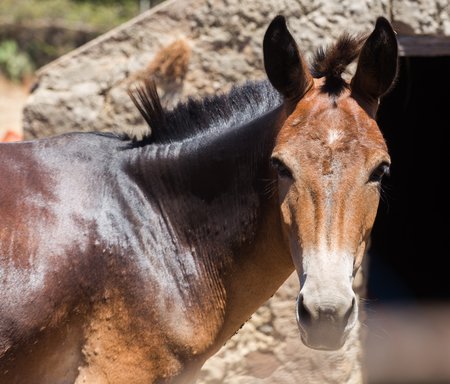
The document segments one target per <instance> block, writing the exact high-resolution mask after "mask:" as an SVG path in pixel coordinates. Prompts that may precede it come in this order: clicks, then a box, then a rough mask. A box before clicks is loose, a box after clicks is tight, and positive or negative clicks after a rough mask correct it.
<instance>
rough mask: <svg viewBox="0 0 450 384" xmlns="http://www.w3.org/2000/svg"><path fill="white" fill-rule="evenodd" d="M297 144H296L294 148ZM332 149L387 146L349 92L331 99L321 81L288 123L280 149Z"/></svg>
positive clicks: (384, 148)
mask: <svg viewBox="0 0 450 384" xmlns="http://www.w3.org/2000/svg"><path fill="white" fill-rule="evenodd" d="M294 142H295V144H294ZM311 143H315V146H317V145H322V146H331V147H333V148H336V149H338V148H339V147H341V148H347V147H348V146H349V145H350V144H354V145H356V144H357V145H359V146H361V147H365V148H368V149H370V148H373V149H378V150H383V151H386V144H385V141H384V139H383V135H382V134H381V132H380V130H379V128H378V125H377V123H376V122H375V120H373V119H372V118H371V117H370V116H369V115H368V114H367V113H366V111H365V110H364V109H363V108H362V107H361V106H360V105H359V104H358V102H357V101H356V100H355V99H354V98H353V97H352V96H351V94H350V91H349V90H345V91H344V92H342V94H341V95H339V96H330V95H328V94H327V93H325V92H323V91H322V90H321V82H320V79H319V80H316V81H315V86H314V88H313V89H311V90H310V91H309V92H308V93H307V94H306V95H305V96H304V98H303V99H302V100H300V101H299V103H298V104H297V106H296V108H295V109H294V111H293V112H292V114H291V115H290V116H289V118H288V119H287V120H286V122H285V124H284V126H283V127H282V129H281V131H280V133H279V135H278V138H277V145H276V147H277V148H278V149H280V148H281V147H283V146H285V145H288V146H291V145H295V146H296V147H298V146H299V145H300V146H309V145H311Z"/></svg>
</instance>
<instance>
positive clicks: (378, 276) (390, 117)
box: [369, 57, 450, 301]
mask: <svg viewBox="0 0 450 384" xmlns="http://www.w3.org/2000/svg"><path fill="white" fill-rule="evenodd" d="M399 70H400V72H399V77H398V81H397V84H396V86H395V88H394V89H393V91H392V92H391V93H390V94H389V95H387V96H386V97H385V98H384V100H383V101H382V104H381V106H380V109H379V112H378V119H377V120H378V123H379V125H380V127H381V129H382V131H383V134H384V135H385V138H386V141H387V143H388V147H389V151H390V154H391V158H392V166H391V176H390V177H389V178H387V179H386V180H385V182H384V193H383V198H382V202H381V204H380V208H379V211H378V217H377V220H376V223H375V227H374V229H373V236H372V248H371V251H370V255H371V256H370V273H369V297H370V298H376V299H380V300H381V301H386V300H413V301H417V300H420V301H422V300H443V299H450V272H449V269H448V267H447V265H448V261H449V260H450V252H449V250H448V248H446V246H447V242H448V241H447V238H449V237H450V233H449V231H450V226H449V224H448V221H449V219H448V217H447V215H446V214H445V213H444V202H445V200H446V199H447V198H449V197H450V196H447V193H446V191H445V188H444V183H443V180H444V179H446V177H447V176H448V174H449V173H448V169H447V168H446V166H445V165H444V156H445V157H448V150H444V146H446V147H448V146H449V145H448V144H447V141H446V139H444V130H445V131H449V130H450V57H433V58H429V57H426V58H424V57H404V58H401V60H400V67H399ZM445 137H447V135H445ZM444 152H445V155H444ZM445 206H447V204H445ZM445 211H447V209H445Z"/></svg>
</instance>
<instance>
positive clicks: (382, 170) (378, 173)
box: [369, 162, 389, 183]
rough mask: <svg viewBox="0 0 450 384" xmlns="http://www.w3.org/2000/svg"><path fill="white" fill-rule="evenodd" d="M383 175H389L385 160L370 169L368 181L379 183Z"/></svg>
mask: <svg viewBox="0 0 450 384" xmlns="http://www.w3.org/2000/svg"><path fill="white" fill-rule="evenodd" d="M384 175H389V164H388V163H386V162H383V163H381V164H380V165H378V166H377V167H376V168H375V169H374V170H373V171H372V173H371V174H370V177H369V183H379V182H380V181H381V180H382V179H383V176H384Z"/></svg>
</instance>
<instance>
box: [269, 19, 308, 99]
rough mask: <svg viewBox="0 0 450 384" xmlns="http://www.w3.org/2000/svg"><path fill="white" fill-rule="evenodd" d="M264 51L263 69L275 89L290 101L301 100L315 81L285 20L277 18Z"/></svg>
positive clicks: (271, 27) (271, 25)
mask: <svg viewBox="0 0 450 384" xmlns="http://www.w3.org/2000/svg"><path fill="white" fill-rule="evenodd" d="M263 50H264V67H265V69H266V73H267V77H268V78H269V80H270V82H271V83H272V85H273V86H274V87H275V88H276V89H277V90H278V91H279V92H280V93H281V94H282V95H283V96H284V97H286V98H288V99H297V98H300V97H302V96H303V95H304V94H305V92H306V90H307V89H308V87H309V85H310V83H311V82H312V77H311V75H310V73H309V71H308V69H307V68H306V66H305V65H304V63H303V60H302V57H301V55H300V52H299V50H298V48H297V44H296V43H295V40H294V38H293V37H292V35H291V34H290V33H289V31H288V29H287V26H286V20H285V18H284V17H283V16H277V17H275V19H273V20H272V22H271V23H270V25H269V28H267V31H266V34H265V36H264V43H263Z"/></svg>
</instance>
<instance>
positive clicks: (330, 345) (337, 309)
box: [296, 293, 357, 350]
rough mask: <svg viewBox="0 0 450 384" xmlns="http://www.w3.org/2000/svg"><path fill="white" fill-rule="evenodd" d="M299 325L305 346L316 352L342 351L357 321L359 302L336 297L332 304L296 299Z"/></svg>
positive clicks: (311, 299) (301, 297) (329, 301)
mask: <svg viewBox="0 0 450 384" xmlns="http://www.w3.org/2000/svg"><path fill="white" fill-rule="evenodd" d="M296 309H297V324H298V326H299V329H300V334H301V337H302V341H303V343H304V344H305V345H306V346H308V347H310V348H313V349H320V350H336V349H339V348H341V347H342V346H343V345H344V343H345V340H346V339H347V336H348V333H349V332H350V330H351V329H352V328H353V326H354V324H355V322H356V317H357V305H356V299H355V296H354V295H353V296H352V297H351V298H349V299H347V300H346V299H345V298H337V297H333V300H323V299H322V300H320V299H319V300H318V299H317V298H309V299H308V298H306V297H304V295H303V294H302V293H300V294H299V295H298V298H297V308H296Z"/></svg>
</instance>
